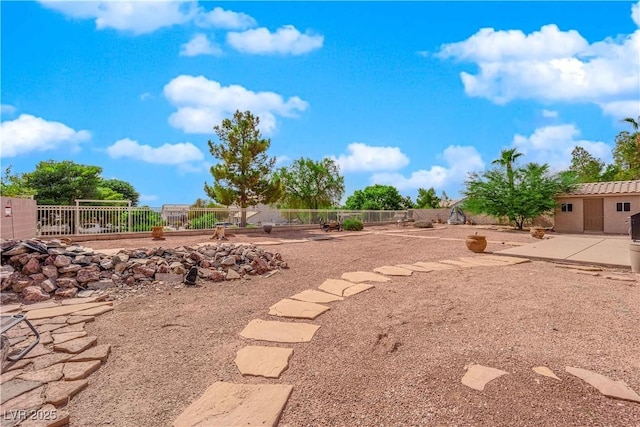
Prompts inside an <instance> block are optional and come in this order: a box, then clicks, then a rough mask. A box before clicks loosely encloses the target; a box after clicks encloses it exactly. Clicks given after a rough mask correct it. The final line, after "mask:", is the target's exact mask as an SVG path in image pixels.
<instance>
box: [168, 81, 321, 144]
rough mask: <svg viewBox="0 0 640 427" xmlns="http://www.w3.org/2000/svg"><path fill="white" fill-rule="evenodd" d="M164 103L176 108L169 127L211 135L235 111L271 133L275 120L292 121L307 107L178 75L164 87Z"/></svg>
mask: <svg viewBox="0 0 640 427" xmlns="http://www.w3.org/2000/svg"><path fill="white" fill-rule="evenodd" d="M164 95H165V97H166V98H167V100H168V101H169V102H170V103H171V104H172V105H174V106H175V107H177V108H178V110H177V111H176V112H175V113H173V114H171V116H170V117H169V123H170V124H171V126H173V127H175V128H178V129H182V130H183V131H184V132H187V133H209V134H210V133H212V132H213V126H215V125H218V124H220V122H222V120H223V119H224V118H227V117H229V116H231V115H232V114H233V113H234V112H235V111H236V110H240V111H247V110H248V111H251V112H253V114H255V115H257V116H258V117H260V130H261V131H262V132H264V133H271V132H273V131H274V130H275V128H276V124H277V123H276V116H282V117H295V116H296V114H297V113H298V112H301V111H304V110H306V108H307V106H308V104H307V102H305V101H303V100H302V99H300V98H298V97H297V96H293V97H291V98H289V99H287V100H286V101H285V100H284V98H283V97H282V95H279V94H277V93H275V92H253V91H251V90H248V89H246V88H244V87H242V86H239V85H230V86H222V85H221V84H220V83H218V82H217V81H214V80H208V79H207V78H206V77H204V76H197V77H195V76H188V75H181V76H178V77H176V78H174V79H173V80H171V81H170V82H169V83H167V84H166V85H165V87H164Z"/></svg>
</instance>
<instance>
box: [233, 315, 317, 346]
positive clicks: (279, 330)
mask: <svg viewBox="0 0 640 427" xmlns="http://www.w3.org/2000/svg"><path fill="white" fill-rule="evenodd" d="M319 328H320V326H318V325H312V324H310V323H298V322H296V323H293V322H273V321H268V320H261V319H254V320H252V321H251V322H249V324H248V325H247V326H246V327H245V328H244V329H243V330H242V332H240V336H242V337H244V338H250V339H254V340H262V341H272V342H284V343H293V342H309V341H311V339H312V338H313V335H314V334H315V333H316V331H317V330H318V329H319Z"/></svg>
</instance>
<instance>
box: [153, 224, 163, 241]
mask: <svg viewBox="0 0 640 427" xmlns="http://www.w3.org/2000/svg"><path fill="white" fill-rule="evenodd" d="M151 237H153V239H154V240H164V230H163V227H160V226H158V227H151Z"/></svg>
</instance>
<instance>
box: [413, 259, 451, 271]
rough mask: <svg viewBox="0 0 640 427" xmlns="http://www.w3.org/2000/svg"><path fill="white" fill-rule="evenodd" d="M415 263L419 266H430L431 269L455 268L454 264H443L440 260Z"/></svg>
mask: <svg viewBox="0 0 640 427" xmlns="http://www.w3.org/2000/svg"><path fill="white" fill-rule="evenodd" d="M413 264H414V265H417V266H418V267H424V268H428V269H430V270H431V271H438V270H451V269H453V268H455V267H454V266H452V265H448V264H441V263H439V262H433V261H418V262H414V263H413Z"/></svg>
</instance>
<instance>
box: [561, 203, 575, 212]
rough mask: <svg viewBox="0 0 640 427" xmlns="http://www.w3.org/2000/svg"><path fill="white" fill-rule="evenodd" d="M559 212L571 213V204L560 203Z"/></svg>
mask: <svg viewBox="0 0 640 427" xmlns="http://www.w3.org/2000/svg"><path fill="white" fill-rule="evenodd" d="M560 210H561V211H562V212H573V203H562V204H561V205H560Z"/></svg>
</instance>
